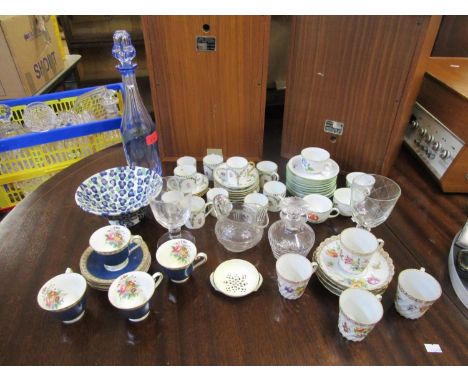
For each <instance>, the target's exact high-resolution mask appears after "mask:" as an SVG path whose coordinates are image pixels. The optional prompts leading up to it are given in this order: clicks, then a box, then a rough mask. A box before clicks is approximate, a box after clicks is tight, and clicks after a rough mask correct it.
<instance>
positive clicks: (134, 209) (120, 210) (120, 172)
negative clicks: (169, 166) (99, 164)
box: [75, 166, 162, 227]
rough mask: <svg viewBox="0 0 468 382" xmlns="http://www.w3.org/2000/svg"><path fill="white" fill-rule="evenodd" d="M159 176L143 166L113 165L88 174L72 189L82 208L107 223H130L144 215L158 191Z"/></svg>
mask: <svg viewBox="0 0 468 382" xmlns="http://www.w3.org/2000/svg"><path fill="white" fill-rule="evenodd" d="M161 188H162V179H161V177H160V176H159V175H158V174H157V173H156V172H155V171H152V170H150V169H147V168H144V167H128V166H123V167H114V168H110V169H108V170H104V171H101V172H99V173H97V174H94V175H92V176H90V177H89V178H88V179H86V180H85V181H84V182H83V183H81V184H80V185H79V187H78V189H77V190H76V193H75V201H76V204H78V206H79V207H80V208H81V209H82V210H83V211H86V212H89V213H91V214H94V215H98V216H102V217H105V218H107V219H108V220H109V222H110V224H119V225H123V226H126V227H131V226H133V225H135V224H137V223H139V222H140V220H141V219H142V218H143V217H144V215H145V210H144V208H145V207H146V206H147V205H148V204H149V201H150V198H152V197H155V196H157V195H158V194H159V193H160V192H161Z"/></svg>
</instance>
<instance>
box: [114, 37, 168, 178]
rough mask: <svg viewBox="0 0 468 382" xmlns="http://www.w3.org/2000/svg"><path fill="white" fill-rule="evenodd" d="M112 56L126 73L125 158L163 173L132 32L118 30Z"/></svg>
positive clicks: (129, 163) (132, 163) (124, 113)
mask: <svg viewBox="0 0 468 382" xmlns="http://www.w3.org/2000/svg"><path fill="white" fill-rule="evenodd" d="M112 55H113V56H114V57H115V58H116V59H117V60H118V61H119V62H120V64H119V65H117V66H116V68H117V69H118V70H119V72H120V74H121V75H122V83H123V85H124V100H125V101H124V104H125V106H124V112H123V116H122V123H121V125H120V133H121V135H122V143H123V146H124V151H125V157H126V159H127V163H128V165H129V166H140V167H146V168H149V169H152V170H154V171H156V173H157V174H159V175H162V167H161V159H160V156H159V149H158V144H157V141H158V134H157V132H156V126H155V124H154V122H153V120H152V119H151V117H150V115H149V113H148V110H146V107H145V105H144V104H143V101H142V99H141V96H140V92H139V91H138V85H137V82H136V77H135V69H136V67H137V65H136V64H135V63H133V62H132V60H133V59H134V58H135V56H136V51H135V47H134V46H133V44H132V40H131V38H130V34H129V33H128V32H127V31H124V30H118V31H116V32H115V33H114V46H113V47H112Z"/></svg>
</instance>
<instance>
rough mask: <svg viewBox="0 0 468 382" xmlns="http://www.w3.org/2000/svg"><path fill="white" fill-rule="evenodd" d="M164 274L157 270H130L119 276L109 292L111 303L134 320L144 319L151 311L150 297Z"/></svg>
mask: <svg viewBox="0 0 468 382" xmlns="http://www.w3.org/2000/svg"><path fill="white" fill-rule="evenodd" d="M162 279H163V275H162V273H160V272H156V273H155V274H153V275H152V276H150V275H149V274H148V273H146V272H139V271H134V272H128V273H124V274H123V275H121V276H119V277H117V278H116V279H115V280H114V281H113V283H112V284H111V286H110V288H109V292H108V297H109V301H110V303H111V304H112V305H113V306H115V307H116V308H117V309H119V310H120V312H121V313H122V315H123V316H125V317H126V318H128V319H129V320H130V321H132V322H139V321H143V320H144V319H145V318H146V317H148V315H149V312H150V303H149V302H150V299H151V297H152V296H153V294H154V291H155V290H156V288H157V287H158V285H159V284H160V283H161V281H162Z"/></svg>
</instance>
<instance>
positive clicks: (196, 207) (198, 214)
mask: <svg viewBox="0 0 468 382" xmlns="http://www.w3.org/2000/svg"><path fill="white" fill-rule="evenodd" d="M212 210H213V203H212V202H208V203H205V199H203V198H201V197H199V196H192V199H191V200H190V217H189V219H188V220H187V223H185V226H186V227H187V228H190V229H198V228H201V227H203V226H204V225H205V218H206V217H207V216H208V215H209V214H210V213H211V211H212Z"/></svg>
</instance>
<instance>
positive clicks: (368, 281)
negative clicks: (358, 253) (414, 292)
mask: <svg viewBox="0 0 468 382" xmlns="http://www.w3.org/2000/svg"><path fill="white" fill-rule="evenodd" d="M339 250H340V240H339V236H331V237H329V238H328V239H325V240H324V241H323V242H322V243H321V244H320V245H319V247H318V248H317V249H316V250H315V252H314V259H315V261H316V262H317V263H318V265H319V268H320V271H321V272H322V274H323V276H324V278H325V277H326V279H328V280H327V281H329V282H330V283H333V284H335V285H336V288H337V289H341V290H344V289H346V288H349V287H358V288H362V289H366V290H368V291H370V292H374V291H377V290H381V289H385V288H386V287H387V286H388V284H389V283H390V281H392V278H393V275H394V273H395V268H394V266H393V261H392V259H391V258H390V256H389V255H388V253H387V252H385V251H384V250H383V248H381V249H379V250H378V251H377V252H375V253H374V255H373V258H372V260H371V261H370V263H369V266H368V267H367V269H366V270H365V271H364V272H362V273H361V274H359V275H351V274H348V273H346V272H344V271H343V270H342V269H341V267H340V266H339V264H338V251H339Z"/></svg>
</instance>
